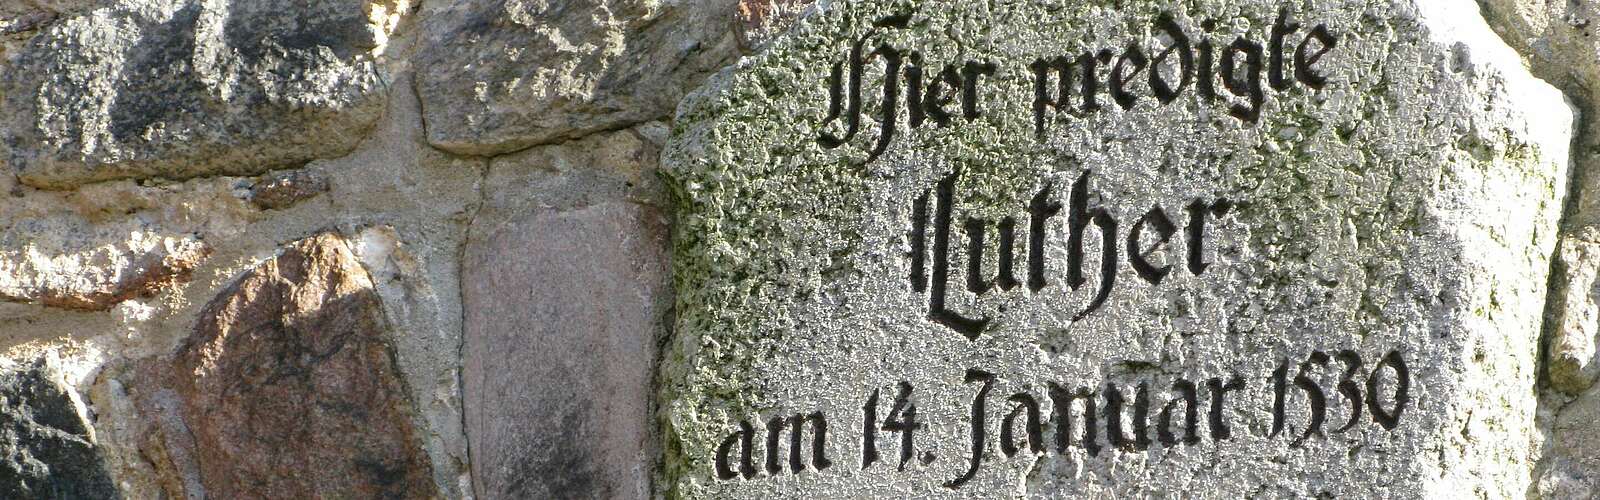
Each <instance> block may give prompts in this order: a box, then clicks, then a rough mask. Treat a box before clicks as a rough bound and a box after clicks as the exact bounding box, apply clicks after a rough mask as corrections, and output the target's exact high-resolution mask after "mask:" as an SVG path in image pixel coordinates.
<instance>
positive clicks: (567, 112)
mask: <svg viewBox="0 0 1600 500" xmlns="http://www.w3.org/2000/svg"><path fill="white" fill-rule="evenodd" d="M735 4H736V0H696V1H674V2H654V1H652V2H637V1H613V0H556V1H533V0H489V1H473V0H454V1H451V2H448V3H444V4H440V5H438V6H430V7H428V9H429V11H428V12H427V13H426V16H425V17H426V18H425V20H424V22H423V24H424V25H425V28H424V29H425V33H424V35H423V40H422V43H421V47H420V48H419V50H418V53H417V56H416V64H417V72H418V80H417V92H418V93H419V94H420V95H421V96H422V102H423V110H424V115H425V117H426V123H427V131H428V141H429V142H430V143H432V144H433V145H435V146H437V147H440V148H443V149H445V150H447V151H451V152H454V153H462V154H474V155H490V154H499V153H506V152H511V151H516V150H520V149H524V148H527V147H529V146H533V145H538V144H547V143H553V142H559V141H561V140H563V139H569V138H574V137H578V136H582V135H585V134H588V133H592V132H597V131H604V130H613V129H618V128H624V127H627V126H631V125H634V124H637V123H642V122H645V121H649V120H655V119H659V118H660V117H663V116H666V115H668V114H670V113H671V111H672V109H673V108H674V107H675V106H676V105H677V104H678V101H679V100H680V99H681V98H682V97H683V95H684V94H685V93H686V92H688V91H689V90H690V89H691V88H693V86H694V85H698V84H699V82H701V81H702V80H703V78H704V77H705V76H706V75H708V74H710V73H712V72H714V71H716V70H717V69H718V68H720V67H721V66H722V65H723V64H725V63H727V62H728V61H730V60H731V59H732V58H733V57H734V56H736V55H737V53H738V51H737V43H736V41H735V40H734V38H735V37H734V33H733V27H734V12H735V8H734V5H735Z"/></svg>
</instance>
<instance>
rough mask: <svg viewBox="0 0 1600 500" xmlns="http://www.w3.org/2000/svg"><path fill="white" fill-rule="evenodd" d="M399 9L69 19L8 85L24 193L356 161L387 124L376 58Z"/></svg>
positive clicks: (258, 7) (138, 1) (144, 11)
mask: <svg viewBox="0 0 1600 500" xmlns="http://www.w3.org/2000/svg"><path fill="white" fill-rule="evenodd" d="M395 9H396V7H395V6H394V5H391V4H390V3H389V2H376V3H375V2H369V1H367V0H311V1H307V0H265V1H261V0H252V1H209V0H207V1H202V0H133V1H127V2H116V3H114V4H113V5H110V6H107V7H103V8H99V9H96V10H93V11H90V12H87V13H84V14H82V15H79V16H76V17H72V18H69V19H59V20H57V21H55V22H53V23H51V24H49V25H48V27H46V28H45V29H44V30H43V31H41V32H40V33H39V34H38V35H36V36H35V37H33V38H32V39H31V40H30V41H29V42H28V44H27V45H25V46H24V47H22V48H21V49H19V53H18V54H16V55H15V57H14V61H13V62H12V64H11V65H10V67H9V68H8V69H7V71H5V72H4V76H3V77H0V78H3V81H0V94H3V95H4V96H5V100H4V102H3V106H4V107H3V108H0V109H4V111H5V112H4V118H3V121H0V127H3V138H4V145H5V147H6V148H8V150H9V154H8V155H7V156H6V159H7V160H8V163H10V164H11V165H12V167H13V168H15V169H16V171H17V173H18V175H19V176H20V178H21V179H22V181H23V182H24V183H27V184H30V185H33V186H38V187H45V188H68V187H72V186H76V185H79V184H83V183H87V182H93V181H99V180H107V179H120V178H150V177H165V178H189V177H197V176H206V175H219V174H229V175H251V174H256V173H260V172H264V171H267V170H271V169H275V168H284V167H298V166H300V165H301V164H304V163H305V162H307V161H310V160H313V159H318V158H329V157H337V156H341V155H344V154H346V153H348V152H350V151H351V150H352V149H353V148H354V147H355V145H356V143H357V142H358V141H359V140H360V139H361V138H362V137H363V136H365V134H366V133H367V132H369V131H370V130H372V128H373V126H374V124H375V123H376V120H377V119H378V117H379V116H380V115H381V114H382V112H383V103H384V99H383V98H382V97H381V94H382V91H383V89H384V85H383V83H382V81H381V80H380V78H379V75H378V72H377V69H376V67H375V65H374V62H373V58H374V53H375V52H377V51H379V50H380V49H381V46H382V44H383V42H384V40H385V37H386V36H387V34H388V33H387V32H386V30H387V29H391V28H392V26H390V25H389V23H388V22H387V20H388V19H389V17H392V16H386V15H384V13H387V12H393V11H395ZM374 13H377V14H378V15H373V14H374ZM369 17H370V18H369ZM374 19H377V21H375V20H374Z"/></svg>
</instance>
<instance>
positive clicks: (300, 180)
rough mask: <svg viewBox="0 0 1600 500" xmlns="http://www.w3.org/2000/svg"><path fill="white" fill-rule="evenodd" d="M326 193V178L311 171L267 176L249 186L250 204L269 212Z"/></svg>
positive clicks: (295, 171)
mask: <svg viewBox="0 0 1600 500" xmlns="http://www.w3.org/2000/svg"><path fill="white" fill-rule="evenodd" d="M327 191H328V179H327V178H325V177H323V176H322V175H320V174H317V173H315V172H311V171H306V170H293V171H289V172H283V173H279V174H273V175H270V176H267V177H266V178H264V179H261V180H260V181H258V182H256V183H255V185H253V186H250V204H252V205H255V206H256V207H259V208H262V209H269V210H270V209H276V208H285V207H288V206H290V205H294V204H295V203H299V202H301V201H303V200H305V199H307V198H310V197H313V196H316V195H319V194H322V193H325V192H327Z"/></svg>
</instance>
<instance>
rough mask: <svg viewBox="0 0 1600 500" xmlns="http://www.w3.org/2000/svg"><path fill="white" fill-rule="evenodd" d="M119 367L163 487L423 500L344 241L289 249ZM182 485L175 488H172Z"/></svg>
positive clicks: (394, 383)
mask: <svg viewBox="0 0 1600 500" xmlns="http://www.w3.org/2000/svg"><path fill="white" fill-rule="evenodd" d="M199 317H200V320H199V322H198V323H197V324H196V325H195V329H194V333H193V334H192V335H191V336H190V337H189V338H188V339H186V340H185V341H184V343H183V345H182V346H181V347H180V348H179V349H178V351H177V352H176V353H175V354H174V355H173V356H172V358H171V359H161V358H158V359H151V360H147V361H144V362H142V363H141V364H140V365H139V366H137V367H136V368H135V369H134V370H131V371H130V377H131V380H130V381H129V384H128V385H129V387H131V388H132V389H133V390H132V391H131V392H132V394H133V395H134V397H135V401H136V402H137V404H138V406H139V409H140V412H141V413H142V414H144V415H148V416H150V419H151V420H153V421H155V422H156V425H153V426H152V427H153V429H154V430H156V431H157V432H158V434H157V435H156V436H157V437H153V438H151V439H148V440H147V441H146V442H145V443H143V444H142V445H141V446H142V448H143V449H142V450H141V453H143V454H144V455H145V456H146V457H147V459H150V460H152V461H153V462H156V463H155V467H154V468H155V469H156V470H157V471H158V472H159V473H161V475H162V476H163V478H162V482H163V483H164V484H165V485H166V487H167V488H168V489H169V490H176V489H182V490H183V491H184V492H185V494H188V495H193V494H196V493H198V491H197V490H203V492H204V495H206V496H207V497H209V498H322V497H331V498H432V497H435V496H437V492H436V490H435V487H434V484H433V481H432V477H431V471H430V470H429V464H428V459H427V455H426V454H425V453H424V452H423V451H422V450H421V449H420V447H419V444H418V436H417V434H416V432H415V431H414V429H413V426H412V417H411V414H410V410H409V403H408V402H407V401H406V395H405V392H404V389H403V384H402V382H401V381H400V380H399V377H398V375H397V372H396V366H395V359H394V352H393V349H392V348H391V347H390V345H389V341H388V340H387V339H386V338H385V335H387V331H388V327H387V324H386V321H385V319H384V315H383V311H382V310H381V305H380V301H379V298H378V296H377V293H376V292H374V290H373V284H372V282H371V279H370V278H369V277H368V276H367V273H366V271H364V270H363V269H362V268H361V266H360V264H359V263H358V261H357V260H356V258H355V256H354V255H353V254H352V253H351V251H350V249H349V248H348V246H347V243H346V242H345V241H344V240H343V239H342V238H340V237H339V236H336V235H333V234H322V235H318V236H315V237H311V238H307V239H304V240H300V241H297V242H294V243H291V244H289V245H288V246H286V247H285V248H284V249H283V253H282V254H281V255H279V256H277V257H274V258H273V259H271V260H269V261H267V262H264V263H262V264H261V265H259V266H257V267H256V268H255V269H253V270H251V271H250V272H248V273H246V274H245V275H244V276H243V277H241V278H240V279H239V280H238V281H237V282H235V283H234V284H232V285H231V286H229V287H228V288H227V289H226V290H224V291H223V292H222V294H221V295H219V296H217V298H216V299H214V300H212V301H211V302H210V303H209V304H207V305H206V307H205V308H204V309H203V310H202V311H201V313H200V316H199ZM179 485H182V486H179Z"/></svg>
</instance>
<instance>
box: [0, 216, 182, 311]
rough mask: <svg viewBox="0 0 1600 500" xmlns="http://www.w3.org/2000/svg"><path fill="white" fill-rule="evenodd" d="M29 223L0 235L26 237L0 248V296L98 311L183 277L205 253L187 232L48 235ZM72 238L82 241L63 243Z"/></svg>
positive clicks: (42, 224) (150, 293) (43, 226)
mask: <svg viewBox="0 0 1600 500" xmlns="http://www.w3.org/2000/svg"><path fill="white" fill-rule="evenodd" d="M35 222H39V224H36V225H30V224H24V225H22V227H12V228H10V229H9V230H8V231H6V233H5V234H4V237H3V238H0V241H5V240H13V239H16V238H19V235H18V233H21V236H20V237H21V238H26V241H25V242H24V243H23V244H22V245H15V246H12V245H7V249H6V250H3V251H0V300H5V301H10V302H22V303H29V304H39V305H43V306H47V307H59V308H65V309H77V310H86V311H103V310H106V309H110V308H112V307H113V306H116V305H117V304H118V303H121V302H123V301H126V300H129V299H134V298H141V297H150V296H153V295H155V294H157V293H159V292H161V291H162V290H164V289H166V288H168V287H170V286H172V285H174V284H176V283H180V282H184V281H187V280H188V279H189V275H190V273H191V272H192V271H194V268H195V267H196V266H199V265H200V263H201V262H202V261H203V260H205V257H206V256H207V255H209V254H210V252H211V250H210V248H208V247H207V246H206V244H205V243H204V242H201V241H199V240H198V239H195V238H194V237H193V236H183V237H174V236H163V235H160V234H156V233H154V232H146V231H134V232H133V233H132V234H122V235H120V237H119V236H117V235H110V234H101V235H99V236H100V237H95V236H89V235H85V234H81V233H80V234H74V235H67V234H60V233H57V234H50V232H48V231H47V228H50V226H49V225H48V224H47V223H45V222H44V221H35ZM67 227H68V228H71V229H81V228H80V227H73V226H67ZM50 229H56V230H60V229H63V228H62V227H61V226H56V227H54V228H50ZM42 231H44V232H42ZM113 232H114V230H113ZM86 236H87V237H86ZM112 238H115V239H112ZM76 239H81V240H87V241H65V240H76Z"/></svg>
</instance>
